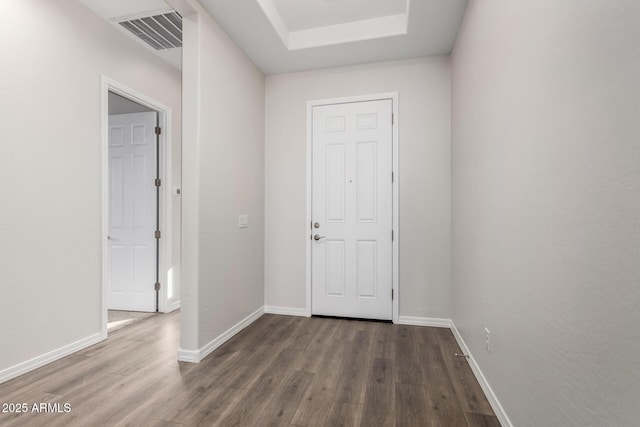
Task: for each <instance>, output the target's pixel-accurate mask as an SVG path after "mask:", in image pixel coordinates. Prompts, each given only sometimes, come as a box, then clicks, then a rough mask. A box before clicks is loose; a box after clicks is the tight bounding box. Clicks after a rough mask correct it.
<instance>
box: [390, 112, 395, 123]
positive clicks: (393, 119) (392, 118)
mask: <svg viewBox="0 0 640 427" xmlns="http://www.w3.org/2000/svg"><path fill="white" fill-rule="evenodd" d="M394 121H395V117H393V113H391V124H393V122H394Z"/></svg>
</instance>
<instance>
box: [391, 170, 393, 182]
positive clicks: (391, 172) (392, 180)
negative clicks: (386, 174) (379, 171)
mask: <svg viewBox="0 0 640 427" xmlns="http://www.w3.org/2000/svg"><path fill="white" fill-rule="evenodd" d="M391 182H393V172H391Z"/></svg>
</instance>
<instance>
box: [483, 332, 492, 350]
mask: <svg viewBox="0 0 640 427" xmlns="http://www.w3.org/2000/svg"><path fill="white" fill-rule="evenodd" d="M484 348H485V349H486V350H487V353H491V331H490V330H489V328H484Z"/></svg>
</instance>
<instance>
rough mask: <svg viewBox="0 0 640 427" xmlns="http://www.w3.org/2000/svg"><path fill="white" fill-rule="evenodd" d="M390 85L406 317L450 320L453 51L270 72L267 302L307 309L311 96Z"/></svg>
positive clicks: (362, 92) (370, 91) (369, 91)
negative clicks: (396, 133) (395, 131)
mask: <svg viewBox="0 0 640 427" xmlns="http://www.w3.org/2000/svg"><path fill="white" fill-rule="evenodd" d="M382 92H398V108H399V110H398V116H399V117H398V126H399V157H400V158H399V163H400V166H399V167H400V170H399V171H398V174H397V175H396V176H397V177H398V179H399V186H400V190H399V193H400V194H399V198H400V207H399V208H400V219H399V222H400V235H399V237H400V249H399V250H400V301H399V302H400V315H401V316H419V317H436V318H450V317H451V283H450V282H451V278H450V275H451V264H450V248H451V246H450V215H451V211H450V207H451V204H450V176H451V175H450V163H451V161H450V160H451V159H450V145H449V141H450V136H449V135H450V134H449V131H450V123H449V114H450V106H449V97H450V61H449V57H446V56H439V57H432V58H422V59H415V60H409V61H399V62H387V63H377V64H368V65H361V66H355V67H343V68H331V69H326V70H319V71H311V72H304V73H294V74H284V75H277V76H269V77H267V92H266V142H265V145H266V154H265V155H266V173H265V189H266V205H265V215H266V217H265V218H266V227H265V228H266V237H265V257H266V258H265V301H266V305H267V306H275V307H285V308H298V309H304V308H305V306H306V285H305V284H306V273H305V266H306V264H305V262H306V258H305V250H306V249H305V248H306V242H307V238H308V233H307V230H308V228H307V224H306V203H307V196H306V191H307V183H306V179H307V173H306V162H307V101H312V100H318V99H327V98H337V97H346V96H354V95H366V94H373V93H382Z"/></svg>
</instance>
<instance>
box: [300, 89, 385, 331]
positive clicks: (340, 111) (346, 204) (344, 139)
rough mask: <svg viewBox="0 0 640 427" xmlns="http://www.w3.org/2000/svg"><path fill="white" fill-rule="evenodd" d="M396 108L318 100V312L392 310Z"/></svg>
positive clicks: (378, 314) (380, 314)
mask: <svg viewBox="0 0 640 427" xmlns="http://www.w3.org/2000/svg"><path fill="white" fill-rule="evenodd" d="M392 110H393V108H392V101H391V100H390V99H389V100H380V101H367V102H354V103H346V104H335V105H325V106H315V107H313V110H312V114H313V132H312V138H313V139H312V146H313V152H312V157H313V162H312V168H313V171H312V222H313V223H317V225H318V227H317V228H315V226H314V227H313V228H311V235H312V236H313V238H312V243H311V246H312V249H311V254H312V266H311V268H312V276H311V287H312V313H313V314H319V315H332V316H346V317H359V318H372V319H386V320H390V319H391V318H392V298H391V289H392V265H393V258H392V256H393V252H392V224H393V217H392V214H393V184H392V164H393V158H392V155H393V142H392V138H393V136H392Z"/></svg>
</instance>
